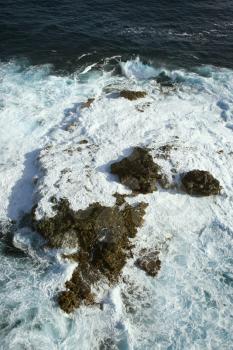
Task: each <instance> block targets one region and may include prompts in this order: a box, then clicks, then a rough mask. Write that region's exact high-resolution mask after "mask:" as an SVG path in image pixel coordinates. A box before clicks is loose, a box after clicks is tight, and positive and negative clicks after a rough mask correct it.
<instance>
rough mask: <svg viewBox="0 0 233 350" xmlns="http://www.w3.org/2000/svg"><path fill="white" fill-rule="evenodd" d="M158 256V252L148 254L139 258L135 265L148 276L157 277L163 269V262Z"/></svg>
mask: <svg viewBox="0 0 233 350" xmlns="http://www.w3.org/2000/svg"><path fill="white" fill-rule="evenodd" d="M158 255H159V252H158V251H155V252H148V253H147V254H145V255H143V256H142V257H141V258H138V259H137V261H136V262H135V265H136V266H137V267H139V268H140V269H141V270H143V271H145V272H146V273H147V275H149V276H152V277H155V276H156V275H157V274H158V272H159V270H160V268H161V261H160V259H159V257H158Z"/></svg>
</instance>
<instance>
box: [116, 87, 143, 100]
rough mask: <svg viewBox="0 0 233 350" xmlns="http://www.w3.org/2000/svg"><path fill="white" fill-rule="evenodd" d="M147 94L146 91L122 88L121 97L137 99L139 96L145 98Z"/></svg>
mask: <svg viewBox="0 0 233 350" xmlns="http://www.w3.org/2000/svg"><path fill="white" fill-rule="evenodd" d="M146 95H147V93H146V92H145V91H130V90H122V91H121V92H120V97H124V98H127V99H128V100H130V101H133V100H137V99H138V98H143V97H145V96H146Z"/></svg>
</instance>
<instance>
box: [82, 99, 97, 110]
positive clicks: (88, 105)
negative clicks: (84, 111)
mask: <svg viewBox="0 0 233 350" xmlns="http://www.w3.org/2000/svg"><path fill="white" fill-rule="evenodd" d="M94 101H95V99H94V98H88V100H87V101H86V102H84V103H83V105H82V108H90V106H91V105H92V103H93V102H94Z"/></svg>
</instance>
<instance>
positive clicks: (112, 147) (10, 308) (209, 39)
mask: <svg viewBox="0 0 233 350" xmlns="http://www.w3.org/2000/svg"><path fill="white" fill-rule="evenodd" d="M0 9H1V11H0V144H1V148H0V192H1V198H0V256H1V264H0V349H1V350H8V349H11V350H21V349H24V350H25V349H26V350H37V349H42V348H43V349H50V350H53V349H54V350H55V349H56V350H73V349H82V350H83V349H84V350H89V349H90V350H92V349H120V350H128V349H130V350H131V349H134V350H144V349H148V350H154V349H161V350H175V349H176V350H183V349H184V350H186V349H191V350H197V349H198V350H199V349H200V350H202V349H203V350H204V349H210V350H212V349H216V350H218V349H221V350H222V349H224V350H225V349H226V350H228V349H233V337H232V334H233V312H232V303H233V298H232V291H233V290H232V288H233V273H232V271H233V255H232V248H233V247H232V245H233V231H232V227H233V219H232V209H233V208H232V198H233V189H232V178H233V170H232V169H233V157H232V153H233V141H232V132H233V66H232V62H233V47H232V42H233V41H232V39H233V38H232V36H233V33H232V32H233V22H232V18H233V17H232V14H233V13H232V12H233V11H232V4H231V2H230V1H222V2H218V3H216V2H213V1H190V2H186V3H184V2H183V1H176V2H171V1H159V2H154V1H153V2H152V1H146V2H144V3H143V4H142V3H140V2H136V1H127V3H125V2H123V1H107V0H106V1H102V2H100V1H94V0H92V1H78V2H71V1H68V0H65V1H63V2H61V1H53V2H48V1H40V2H38V1H37V2H34V1H21V0H19V1H12V0H10V1H8V2H2V1H0ZM161 72H164V73H166V75H167V76H168V77H169V78H170V79H171V81H172V82H173V84H174V89H172V90H169V89H168V90H166V89H162V90H161V88H160V86H159V85H158V84H157V83H156V81H155V77H157V76H158V75H159V74H160V73H161ZM123 88H127V89H136V90H145V91H146V92H147V97H146V98H145V99H143V100H137V101H135V102H130V101H127V100H124V99H122V98H121V99H120V98H119V97H118V95H117V94H118V92H119V91H120V90H121V89H123ZM91 97H94V98H95V101H94V103H93V105H92V106H91V108H90V109H85V110H84V109H83V110H82V109H81V105H82V103H83V102H85V101H86V100H87V99H88V98H91ZM119 101H120V103H119ZM138 109H143V110H144V112H140V111H139V110H138ZM83 138H85V139H87V140H88V141H89V144H90V145H93V147H90V148H85V147H84V146H83V149H82V152H80V153H78V154H76V153H75V152H73V153H72V154H70V153H69V152H67V149H72V148H74V147H76V146H77V143H78V142H79V140H81V139H83ZM167 143H169V144H173V145H174V144H175V145H176V148H177V149H176V150H173V151H172V153H171V159H170V161H166V160H162V159H160V160H156V161H158V162H160V165H161V166H162V167H163V169H164V171H165V172H166V173H167V175H168V177H169V178H171V176H172V174H171V171H170V169H171V168H176V169H177V171H178V173H182V172H185V171H188V170H192V169H194V168H202V169H205V170H209V171H210V172H211V173H213V174H214V175H215V176H216V177H217V178H218V179H219V180H220V182H221V185H222V187H223V189H222V194H221V196H218V197H216V198H212V197H210V198H195V197H189V196H188V195H185V194H183V193H182V192H179V191H178V192H174V191H164V190H162V189H159V190H158V191H157V192H156V193H153V194H150V195H147V196H143V195H140V196H139V198H138V199H136V201H137V200H144V201H146V202H147V203H148V204H149V206H148V209H147V212H146V216H145V223H144V225H143V227H142V228H141V229H140V230H139V231H138V235H137V237H136V239H135V242H134V244H135V250H134V254H135V256H136V257H137V255H138V253H139V251H140V249H142V248H151V247H154V248H156V249H159V251H160V259H161V262H162V268H161V271H160V273H159V274H158V276H157V277H156V278H154V279H153V278H151V277H148V276H146V275H145V274H144V272H143V271H139V270H138V269H137V268H136V267H135V266H134V259H129V261H128V262H127V265H126V266H125V268H124V271H123V277H124V279H123V280H122V281H120V282H119V284H118V285H116V286H115V287H114V288H110V289H108V288H106V286H105V288H104V286H102V287H101V288H102V289H101V288H100V289H99V291H98V298H99V300H100V301H101V302H102V303H103V310H100V309H99V308H98V307H81V308H80V309H79V310H77V311H76V312H75V313H74V314H72V315H69V316H68V315H66V314H64V313H63V312H62V311H61V310H60V309H59V308H58V306H57V302H56V295H57V293H58V292H59V291H60V290H62V289H63V288H64V283H65V281H66V280H67V279H69V278H70V277H71V275H72V271H73V269H74V268H75V266H76V265H75V264H72V263H70V262H68V261H65V260H64V259H62V257H61V253H62V252H61V251H59V250H49V249H47V248H46V245H45V242H44V240H43V238H42V237H40V236H39V235H38V234H37V233H36V232H32V231H30V230H29V229H25V228H24V229H22V228H20V227H19V226H18V225H17V220H19V219H20V218H21V217H22V215H23V214H24V213H26V212H28V211H30V209H31V207H32V206H33V204H34V203H38V208H39V209H38V215H41V216H43V215H52V212H51V207H50V203H49V200H48V199H49V198H50V197H51V196H52V195H55V196H57V197H58V198H59V197H62V196H65V197H67V198H68V199H69V201H70V203H71V205H72V206H73V208H74V209H78V208H85V207H86V206H87V205H88V204H89V203H92V202H95V201H97V200H98V201H101V203H104V204H105V205H112V204H113V203H114V198H113V197H112V194H113V193H114V192H116V191H118V192H120V193H127V189H126V188H124V187H123V186H122V185H120V184H119V183H118V182H116V181H115V179H112V178H109V163H110V162H111V161H113V160H115V159H118V158H119V157H122V156H123V155H126V154H129V153H130V151H131V149H132V147H134V146H136V145H141V146H147V147H149V148H151V150H152V151H151V152H152V156H153V157H154V158H156V152H157V151H156V149H158V147H160V146H161V145H164V144H167ZM48 145H49V147H50V148H49V149H50V150H49V151H48ZM65 168H66V169H70V172H69V173H68V175H65V177H61V176H60V174H61V172H62V170H64V169H65ZM87 168H88V169H89V170H88V176H87V172H86V171H87V170H86V169H87ZM66 176H69V181H67V177H66ZM129 201H131V202H132V203H134V201H135V199H130V200H129Z"/></svg>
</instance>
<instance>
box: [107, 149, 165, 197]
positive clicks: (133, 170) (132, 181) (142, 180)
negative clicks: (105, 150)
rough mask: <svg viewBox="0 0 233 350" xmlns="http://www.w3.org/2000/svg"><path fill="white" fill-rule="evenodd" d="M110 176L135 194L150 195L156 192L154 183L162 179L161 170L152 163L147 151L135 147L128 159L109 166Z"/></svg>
mask: <svg viewBox="0 0 233 350" xmlns="http://www.w3.org/2000/svg"><path fill="white" fill-rule="evenodd" d="M111 172H112V174H115V175H118V176H119V179H120V182H121V183H122V184H123V185H125V186H128V187H129V188H130V189H131V190H132V191H133V192H136V193H150V192H153V191H155V190H157V187H156V181H157V180H161V179H162V173H161V168H160V166H159V165H158V164H156V163H154V161H153V158H152V156H151V155H150V154H149V150H147V149H144V148H140V147H135V148H134V150H133V152H132V154H131V155H130V156H129V157H126V158H123V159H122V160H121V161H120V162H117V163H113V164H112V165H111Z"/></svg>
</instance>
